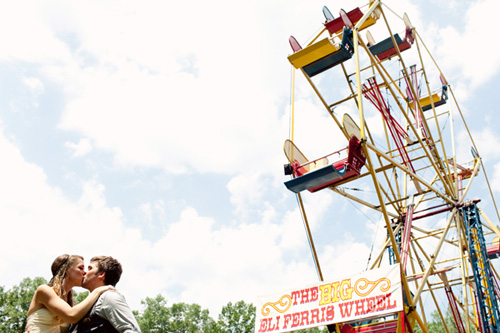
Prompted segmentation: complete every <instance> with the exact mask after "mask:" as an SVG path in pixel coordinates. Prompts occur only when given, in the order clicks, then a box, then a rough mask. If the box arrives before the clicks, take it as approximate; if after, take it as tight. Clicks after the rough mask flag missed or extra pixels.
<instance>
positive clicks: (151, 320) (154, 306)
mask: <svg viewBox="0 0 500 333" xmlns="http://www.w3.org/2000/svg"><path fill="white" fill-rule="evenodd" d="M141 304H142V305H143V306H145V309H144V311H143V312H142V314H139V312H138V311H134V315H135V317H136V318H137V322H138V323H139V326H140V328H141V331H142V332H143V333H148V332H168V330H167V329H168V327H169V320H170V309H169V308H168V307H167V301H166V300H165V298H164V297H163V296H161V295H158V296H156V298H150V297H146V299H145V300H142V301H141Z"/></svg>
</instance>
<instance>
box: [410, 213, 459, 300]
mask: <svg viewBox="0 0 500 333" xmlns="http://www.w3.org/2000/svg"><path fill="white" fill-rule="evenodd" d="M457 212H458V209H457V207H454V208H453V210H452V212H451V215H450V217H449V219H448V222H447V223H446V227H445V229H444V231H443V235H442V236H441V238H440V239H439V242H438V245H437V247H436V249H435V250H434V253H433V254H432V255H431V257H430V262H429V265H428V266H427V268H426V269H425V272H424V276H423V277H422V282H421V283H420V285H419V287H418V289H417V291H416V293H415V295H414V297H413V302H412V304H411V305H412V306H416V301H417V300H418V297H420V295H421V294H422V291H423V289H424V286H425V282H427V279H428V278H429V275H430V273H431V270H432V269H433V268H434V263H435V262H436V259H437V256H438V254H439V251H440V250H441V247H442V245H443V243H444V240H445V238H446V235H447V234H448V230H450V227H451V222H452V221H453V218H454V217H455V214H457Z"/></svg>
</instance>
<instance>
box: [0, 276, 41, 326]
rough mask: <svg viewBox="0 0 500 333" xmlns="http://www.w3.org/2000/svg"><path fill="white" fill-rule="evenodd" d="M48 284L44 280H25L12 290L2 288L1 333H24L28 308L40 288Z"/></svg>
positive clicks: (0, 296) (0, 289)
mask: <svg viewBox="0 0 500 333" xmlns="http://www.w3.org/2000/svg"><path fill="white" fill-rule="evenodd" d="M44 283H47V281H46V280H45V279H44V278H41V277H37V278H34V279H33V280H31V279H30V278H25V279H24V280H22V281H21V283H20V284H19V285H17V286H14V287H12V289H10V290H5V288H4V287H0V331H1V332H20V333H22V332H24V329H25V327H26V323H27V320H28V308H29V306H30V302H31V299H32V298H33V295H34V294H35V291H36V288H38V286H40V285H42V284H44Z"/></svg>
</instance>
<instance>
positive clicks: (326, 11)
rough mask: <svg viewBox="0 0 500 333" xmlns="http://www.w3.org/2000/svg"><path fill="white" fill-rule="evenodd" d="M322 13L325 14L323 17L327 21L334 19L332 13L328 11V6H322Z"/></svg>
mask: <svg viewBox="0 0 500 333" xmlns="http://www.w3.org/2000/svg"><path fill="white" fill-rule="evenodd" d="M323 15H325V19H326V21H327V22H328V21H333V20H334V19H335V17H333V14H332V13H331V12H330V10H329V9H328V7H326V6H323Z"/></svg>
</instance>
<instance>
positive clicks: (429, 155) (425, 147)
mask: <svg viewBox="0 0 500 333" xmlns="http://www.w3.org/2000/svg"><path fill="white" fill-rule="evenodd" d="M382 16H383V17H384V20H386V18H385V15H384V13H383V12H382ZM386 24H387V26H388V23H387V20H386ZM388 29H389V31H390V28H389V26H388ZM353 35H354V37H355V40H354V55H355V58H356V61H357V62H356V82H357V85H358V100H360V99H361V96H360V95H359V94H362V91H361V87H360V86H359V85H360V84H361V82H360V78H359V54H357V53H356V52H357V50H358V46H357V43H358V42H359V44H360V45H361V46H362V47H363V48H364V49H365V50H366V52H367V54H368V56H369V57H370V59H371V61H372V63H373V65H374V67H375V69H376V70H377V72H378V73H379V74H380V76H381V77H382V78H383V80H384V82H388V81H390V82H391V83H392V84H391V85H387V88H388V89H389V91H390V93H391V95H392V96H393V97H394V100H395V101H396V104H397V105H398V107H399V109H400V110H401V113H402V114H403V116H404V118H405V119H406V122H407V123H408V126H409V127H410V129H411V131H412V133H413V134H414V135H415V137H416V138H417V140H418V142H419V144H420V146H421V147H422V149H423V151H424V152H425V155H426V156H427V158H428V160H429V162H430V163H431V165H432V166H433V168H434V169H435V171H436V174H437V175H438V176H439V178H440V180H441V182H442V183H443V185H444V188H445V191H446V193H448V195H449V196H451V197H453V194H454V191H453V187H450V184H449V183H448V182H447V181H446V180H445V179H444V178H443V175H442V172H441V170H442V169H440V168H439V167H438V165H436V162H435V160H434V158H433V157H432V153H431V152H429V148H428V145H429V144H427V143H424V142H423V140H422V139H421V138H420V136H419V135H418V133H417V130H416V128H415V126H414V125H413V123H412V121H411V120H410V119H409V117H408V115H407V114H406V113H405V112H404V109H403V106H402V105H401V103H400V102H399V100H398V98H397V97H396V93H395V92H394V90H393V87H395V88H396V89H398V91H399V88H398V87H397V85H396V83H395V82H394V80H393V79H392V77H391V76H390V75H389V73H387V71H386V70H385V68H383V66H380V61H379V60H377V59H375V57H374V56H373V54H372V53H371V52H370V51H369V49H368V47H367V46H366V44H365V43H364V42H363V40H361V39H359V40H356V39H358V38H356V37H357V33H354V34H353ZM391 36H392V35H391ZM392 38H393V37H392ZM396 50H397V51H398V55H399V58H400V59H401V62H402V63H403V60H402V58H401V54H400V52H399V49H396ZM403 66H404V63H403ZM399 93H400V94H401V95H402V92H401V91H399ZM362 109H363V108H362V106H360V107H359V112H360V124H364V115H363V110H362ZM424 121H425V120H424ZM425 124H426V126H427V123H426V122H425ZM362 133H363V132H362ZM429 140H431V142H430V146H433V147H435V146H436V145H435V143H434V141H433V140H432V136H431V137H430V138H429ZM434 149H435V148H434ZM436 154H437V152H436ZM424 185H425V184H424Z"/></svg>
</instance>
